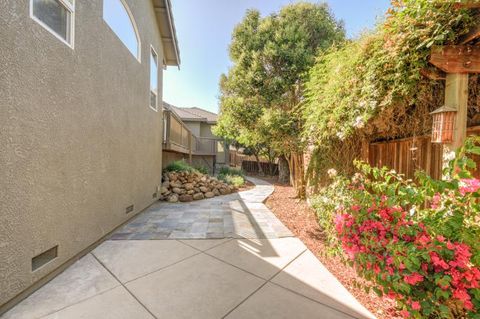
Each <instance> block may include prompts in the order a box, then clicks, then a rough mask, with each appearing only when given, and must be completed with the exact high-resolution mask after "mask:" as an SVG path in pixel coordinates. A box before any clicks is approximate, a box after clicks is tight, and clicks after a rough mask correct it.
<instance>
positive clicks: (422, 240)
mask: <svg viewBox="0 0 480 319" xmlns="http://www.w3.org/2000/svg"><path fill="white" fill-rule="evenodd" d="M417 241H418V242H419V243H420V244H421V245H422V246H426V245H427V244H428V243H429V242H430V237H428V236H427V235H425V234H423V235H421V236H420V237H418V238H417Z"/></svg>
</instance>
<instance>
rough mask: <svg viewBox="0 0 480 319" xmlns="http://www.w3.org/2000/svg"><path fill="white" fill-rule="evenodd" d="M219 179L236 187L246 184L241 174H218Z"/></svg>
mask: <svg viewBox="0 0 480 319" xmlns="http://www.w3.org/2000/svg"><path fill="white" fill-rule="evenodd" d="M218 179H219V180H221V181H224V182H225V183H227V184H230V185H233V186H235V187H240V186H242V185H243V184H245V179H244V178H243V177H242V176H239V175H231V174H218Z"/></svg>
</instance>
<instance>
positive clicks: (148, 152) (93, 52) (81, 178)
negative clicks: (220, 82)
mask: <svg viewBox="0 0 480 319" xmlns="http://www.w3.org/2000/svg"><path fill="white" fill-rule="evenodd" d="M125 1H126V3H127V4H128V5H129V7H130V10H131V12H132V14H133V16H134V17H135V18H136V23H137V27H138V30H139V33H140V37H141V62H139V61H138V60H137V59H136V58H135V57H133V56H132V54H131V53H130V52H129V51H128V49H127V48H126V47H125V46H124V45H123V43H122V42H121V41H120V40H119V38H118V37H117V36H116V34H115V33H113V32H112V30H111V29H110V28H109V27H108V25H107V24H106V23H105V22H104V20H103V18H102V0H88V1H75V48H74V49H72V48H70V47H68V46H67V45H65V44H64V43H62V42H61V41H59V40H58V39H57V38H56V37H55V36H53V35H52V34H51V33H50V32H48V31H47V30H45V28H43V27H42V26H40V25H39V24H38V23H37V22H35V21H34V20H32V19H31V18H30V17H29V3H30V1H29V0H15V1H0V39H1V43H0V145H1V148H0V167H1V169H0V190H1V191H0V212H1V213H0V313H1V310H2V307H1V306H2V305H5V304H6V303H7V301H9V300H11V299H12V298H14V297H15V296H17V295H18V294H20V293H21V292H22V291H24V290H25V289H27V288H28V287H30V286H32V284H34V283H36V282H38V281H39V280H40V279H42V278H44V277H45V276H47V275H48V274H50V273H51V272H52V271H54V270H55V269H57V268H58V267H59V266H61V265H62V264H64V263H65V262H67V261H69V260H71V259H72V258H73V257H75V256H76V255H77V254H79V253H80V252H82V250H84V249H86V248H88V247H89V246H90V245H92V244H93V243H95V242H97V241H98V240H99V239H101V238H102V236H105V235H106V234H108V233H109V232H111V231H112V230H113V229H115V228H116V227H117V226H119V225H120V224H122V223H123V222H125V221H126V220H128V219H130V218H131V217H133V216H134V215H135V214H137V213H138V212H140V211H141V210H142V209H144V208H146V207H147V206H149V205H150V204H151V203H152V202H153V201H155V200H156V199H155V198H153V194H154V193H155V192H156V190H157V186H158V185H160V183H161V170H162V112H155V111H154V110H152V109H151V108H149V76H150V75H149V74H150V73H149V54H150V45H152V46H153V48H154V49H155V50H156V52H157V53H158V55H159V62H160V63H161V61H162V51H163V49H162V43H161V37H160V34H159V30H158V26H157V22H156V18H155V12H154V8H153V5H152V2H151V1H138V0H125ZM158 83H159V109H160V110H161V101H162V96H161V92H162V66H161V65H160V66H159V79H158ZM130 205H134V209H133V211H132V212H130V213H128V214H127V213H126V207H128V206H130ZM56 245H58V257H57V258H55V259H54V260H53V261H51V262H50V263H48V264H46V265H45V266H43V267H41V268H40V269H38V270H37V271H34V272H32V265H31V260H32V257H34V256H36V255H37V254H39V253H41V252H43V251H45V250H47V249H49V248H51V247H54V246H56Z"/></svg>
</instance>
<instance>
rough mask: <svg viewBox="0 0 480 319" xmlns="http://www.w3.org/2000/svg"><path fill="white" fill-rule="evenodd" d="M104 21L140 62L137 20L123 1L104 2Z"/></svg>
mask: <svg viewBox="0 0 480 319" xmlns="http://www.w3.org/2000/svg"><path fill="white" fill-rule="evenodd" d="M103 19H104V20H105V22H106V23H107V24H108V25H109V26H110V28H111V29H112V31H113V32H115V34H116V35H117V36H118V37H119V38H120V40H121V41H122V42H123V44H124V45H125V46H126V47H127V49H128V50H129V51H130V52H131V53H132V54H133V56H134V57H136V58H137V60H139V61H140V37H139V35H138V31H137V26H136V24H135V20H134V19H133V16H132V14H131V12H130V9H128V6H127V5H126V3H125V2H124V1H123V0H103Z"/></svg>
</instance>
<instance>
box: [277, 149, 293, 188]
mask: <svg viewBox="0 0 480 319" xmlns="http://www.w3.org/2000/svg"><path fill="white" fill-rule="evenodd" d="M278 181H279V182H280V183H282V184H288V183H289V182H290V169H289V168H288V161H287V159H286V158H285V155H281V156H280V157H279V158H278Z"/></svg>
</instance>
